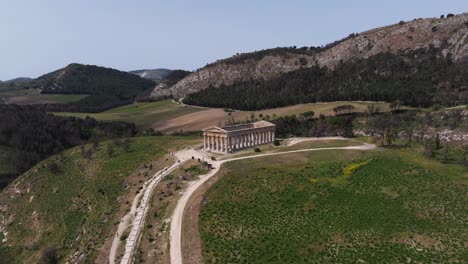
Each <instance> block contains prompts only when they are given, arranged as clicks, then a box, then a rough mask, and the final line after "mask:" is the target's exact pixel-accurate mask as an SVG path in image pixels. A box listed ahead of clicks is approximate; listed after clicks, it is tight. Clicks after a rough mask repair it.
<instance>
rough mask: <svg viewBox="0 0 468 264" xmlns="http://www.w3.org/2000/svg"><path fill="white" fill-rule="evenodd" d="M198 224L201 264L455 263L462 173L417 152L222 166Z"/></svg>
mask: <svg viewBox="0 0 468 264" xmlns="http://www.w3.org/2000/svg"><path fill="white" fill-rule="evenodd" d="M226 169H227V170H226V171H227V172H226V173H225V175H223V176H222V177H221V179H220V180H219V181H218V182H217V183H216V184H215V185H214V186H213V187H212V188H211V189H210V190H209V191H208V192H207V194H206V195H205V200H204V201H205V202H204V205H203V207H202V209H201V214H200V233H201V238H202V245H203V249H202V250H203V257H204V259H205V262H206V263H214V262H216V263H355V262H367V263H383V262H388V263H402V262H408V261H411V262H413V261H414V262H423V263H426V262H437V263H447V262H457V261H458V262H463V260H464V259H466V256H467V254H468V252H467V249H466V246H465V241H466V237H467V235H468V234H467V230H466V221H465V220H466V212H467V211H468V207H467V204H468V198H467V196H466V195H465V194H466V193H467V192H468V187H467V185H466V183H464V179H466V170H464V168H463V167H462V166H460V165H451V164H442V163H439V162H436V161H433V160H428V159H426V158H424V157H423V156H422V155H421V154H420V153H419V152H417V151H416V150H415V149H409V148H408V149H400V150H385V151H374V152H360V151H353V150H346V151H343V150H340V151H320V152H310V153H302V154H291V155H287V156H286V155H285V156H272V157H265V158H261V159H252V160H242V161H236V162H231V163H227V164H226Z"/></svg>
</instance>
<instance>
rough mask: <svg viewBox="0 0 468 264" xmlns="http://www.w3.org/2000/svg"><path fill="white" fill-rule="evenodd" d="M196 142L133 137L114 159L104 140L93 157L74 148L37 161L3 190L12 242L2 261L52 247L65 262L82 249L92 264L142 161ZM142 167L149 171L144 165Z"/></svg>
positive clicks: (30, 257) (31, 257)
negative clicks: (128, 146)
mask: <svg viewBox="0 0 468 264" xmlns="http://www.w3.org/2000/svg"><path fill="white" fill-rule="evenodd" d="M197 140H198V139H197V138H182V137H141V138H133V139H132V143H131V144H130V150H129V151H124V149H123V147H120V146H116V147H115V148H114V149H115V154H114V155H113V156H112V157H109V155H108V153H107V145H108V144H110V142H104V143H102V144H100V146H99V148H98V150H97V151H96V152H94V153H93V154H92V158H91V159H87V158H84V157H83V156H82V152H81V150H80V148H79V147H76V148H72V149H69V150H66V151H64V152H63V154H60V155H56V156H53V157H51V158H49V159H47V160H45V161H43V162H41V163H39V164H38V165H36V166H35V167H33V168H32V169H31V170H29V171H28V172H26V173H25V174H23V175H22V176H20V177H19V178H18V179H17V180H16V181H15V183H14V186H15V187H14V188H13V187H11V188H7V189H5V190H4V191H3V192H2V193H1V194H0V204H2V205H6V206H7V207H3V206H2V210H4V211H0V215H1V216H3V217H6V218H8V219H9V224H8V226H7V231H8V235H7V239H8V242H7V243H6V245H5V244H4V245H3V248H1V247H2V246H0V259H3V260H4V262H2V263H5V262H7V261H6V259H8V258H13V257H12V256H14V261H12V262H14V263H37V259H38V254H39V252H40V251H41V250H42V249H44V248H45V247H49V246H53V247H56V248H57V251H58V254H59V257H61V258H62V259H61V262H65V260H66V259H63V258H64V257H65V256H68V255H70V254H71V253H73V252H75V251H76V250H80V251H81V252H83V253H85V259H86V260H87V263H91V262H92V260H93V259H94V257H95V254H96V251H97V250H98V249H99V247H100V246H101V244H102V243H103V241H104V240H105V239H106V236H107V232H108V231H106V230H108V229H109V228H110V227H112V226H113V223H112V221H111V219H112V217H113V213H114V212H115V210H116V208H118V206H119V205H120V204H123V203H122V202H121V201H120V202H119V200H118V198H119V197H120V196H121V195H123V194H125V192H126V190H127V188H128V186H126V184H128V183H126V181H127V180H128V176H129V175H130V174H132V173H133V172H134V171H135V170H136V169H137V168H142V164H143V163H146V162H150V161H155V160H158V159H159V158H161V157H162V156H163V155H164V154H165V153H167V152H169V151H173V150H175V149H177V148H179V147H181V146H185V145H187V144H191V143H193V142H195V141H197ZM89 148H91V146H87V149H89ZM53 163H55V164H57V167H58V172H55V173H54V172H53V170H52V169H51V164H53ZM158 164H159V163H155V167H157V166H159V165H158ZM142 170H143V171H145V170H146V171H147V170H148V169H146V166H145V167H144V168H142ZM134 177H136V178H135V179H136V183H137V184H140V185H141V183H142V182H143V181H144V180H145V179H146V178H147V177H149V171H147V172H144V173H138V174H137V175H136V176H134ZM138 180H139V181H138ZM134 188H138V186H136V187H134ZM0 236H2V235H0ZM0 240H1V238H0ZM1 254H3V255H1ZM8 255H9V256H10V257H8ZM0 262H1V261H0Z"/></svg>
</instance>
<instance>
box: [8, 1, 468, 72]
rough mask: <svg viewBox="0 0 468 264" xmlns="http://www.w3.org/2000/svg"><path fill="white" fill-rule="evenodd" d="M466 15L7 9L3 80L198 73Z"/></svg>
mask: <svg viewBox="0 0 468 264" xmlns="http://www.w3.org/2000/svg"><path fill="white" fill-rule="evenodd" d="M467 11H468V1H466V0H445V1H441V0H392V1H376V0H355V1H345V0H342V1H338V0H320V1H313V0H297V1H296V0H288V1H286V0H284V1H276V0H270V1H267V0H264V1H260V0H233V1H224V0H212V1H205V0H193V1H192V0H191V1H188V0H187V1H179V0H171V1H169V0H167V1H158V0H152V1H150V0H140V1H137V0H134V1H131V0H29V1H25V0H1V1H0V34H1V38H0V80H6V79H10V78H14V77H18V76H28V77H37V76H39V75H41V74H44V73H47V72H49V71H51V70H55V69H58V68H61V67H63V66H65V65H67V64H69V63H71V62H78V63H86V64H96V65H101V66H107V67H112V68H117V69H120V70H134V69H142V68H172V69H174V68H181V69H187V70H194V69H196V68H199V67H203V66H204V65H206V64H207V63H209V62H212V61H214V60H217V59H220V58H225V57H228V56H231V55H233V54H235V53H236V52H247V51H255V50H259V49H265V48H271V47H277V46H293V45H296V46H316V45H322V44H326V43H328V42H331V41H334V40H337V39H340V38H342V37H345V36H347V35H348V34H350V33H353V32H361V31H364V30H367V29H371V28H374V27H378V26H383V25H387V24H392V23H397V22H398V21H400V20H411V19H413V18H419V17H438V16H440V15H441V14H447V13H449V12H451V13H455V14H457V13H463V12H467Z"/></svg>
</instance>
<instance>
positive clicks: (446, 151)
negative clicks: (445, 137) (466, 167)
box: [442, 144, 450, 161]
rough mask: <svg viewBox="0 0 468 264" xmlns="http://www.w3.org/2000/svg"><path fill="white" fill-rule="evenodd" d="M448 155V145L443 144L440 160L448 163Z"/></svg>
mask: <svg viewBox="0 0 468 264" xmlns="http://www.w3.org/2000/svg"><path fill="white" fill-rule="evenodd" d="M449 153H450V147H449V145H448V144H445V146H444V148H443V149H442V159H443V160H444V161H448V158H449Z"/></svg>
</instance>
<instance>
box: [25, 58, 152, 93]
mask: <svg viewBox="0 0 468 264" xmlns="http://www.w3.org/2000/svg"><path fill="white" fill-rule="evenodd" d="M34 85H35V86H38V87H37V88H40V89H42V92H43V93H60V94H70V93H72V94H91V95H114V96H117V97H118V98H121V99H128V98H131V97H133V96H135V95H136V94H138V93H139V92H141V91H144V90H145V89H147V88H148V87H151V85H153V82H152V81H150V80H147V79H143V78H141V77H138V76H135V75H134V74H129V73H127V72H122V71H118V70H115V69H111V68H104V67H99V66H94V65H82V64H76V63H72V64H70V65H68V66H67V67H65V68H63V69H60V70H57V71H54V72H51V73H48V74H45V75H43V76H41V77H39V78H37V79H35V80H34Z"/></svg>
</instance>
